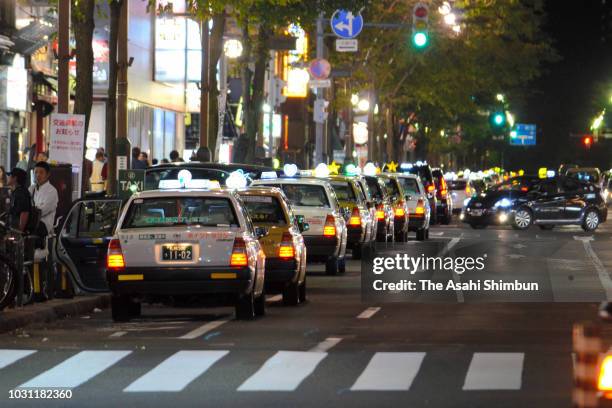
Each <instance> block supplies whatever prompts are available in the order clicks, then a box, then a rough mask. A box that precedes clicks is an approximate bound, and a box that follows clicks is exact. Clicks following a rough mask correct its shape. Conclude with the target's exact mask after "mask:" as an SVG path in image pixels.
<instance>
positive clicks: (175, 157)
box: [170, 150, 180, 163]
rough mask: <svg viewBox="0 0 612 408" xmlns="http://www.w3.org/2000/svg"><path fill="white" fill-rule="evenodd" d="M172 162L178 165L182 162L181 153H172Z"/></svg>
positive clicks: (174, 151)
mask: <svg viewBox="0 0 612 408" xmlns="http://www.w3.org/2000/svg"><path fill="white" fill-rule="evenodd" d="M170 161H171V162H172V163H178V162H179V161H180V156H179V152H177V151H176V150H173V151H171V152H170Z"/></svg>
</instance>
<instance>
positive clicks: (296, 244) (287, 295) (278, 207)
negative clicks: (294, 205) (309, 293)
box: [238, 187, 308, 306]
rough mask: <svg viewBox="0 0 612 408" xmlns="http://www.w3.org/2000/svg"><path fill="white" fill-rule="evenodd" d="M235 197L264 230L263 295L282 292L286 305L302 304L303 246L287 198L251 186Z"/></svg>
mask: <svg viewBox="0 0 612 408" xmlns="http://www.w3.org/2000/svg"><path fill="white" fill-rule="evenodd" d="M238 194H239V195H240V198H241V199H242V201H243V203H244V206H245V207H246V208H247V210H248V212H249V215H250V217H251V220H252V221H253V224H254V225H255V226H256V227H261V228H265V229H266V230H267V234H266V236H265V237H262V238H260V239H259V243H260V244H261V245H262V247H263V251H264V253H265V255H266V281H265V287H266V293H279V292H280V293H282V295H283V303H284V304H285V305H288V306H297V305H298V304H300V303H302V302H305V301H306V245H305V244H304V238H303V237H302V231H301V230H300V227H298V224H297V221H296V219H295V215H294V214H293V211H292V210H291V208H290V207H289V203H288V202H287V198H286V197H285V195H284V194H283V192H282V191H281V190H280V189H278V188H273V187H252V188H249V189H247V190H239V191H238ZM302 228H304V229H307V228H308V224H306V223H304V224H302Z"/></svg>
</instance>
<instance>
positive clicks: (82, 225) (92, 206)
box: [65, 201, 121, 238]
mask: <svg viewBox="0 0 612 408" xmlns="http://www.w3.org/2000/svg"><path fill="white" fill-rule="evenodd" d="M120 208H121V201H84V202H82V203H81V206H80V208H79V209H78V211H74V212H73V214H76V213H78V217H79V222H78V230H77V231H76V237H77V238H104V237H109V236H112V235H113V229H114V228H115V224H116V223H117V219H118V218H119V209H120ZM72 220H73V218H72V215H71V217H70V219H69V224H68V225H67V228H66V230H65V234H66V235H67V236H74V232H75V231H74V229H73V228H74V225H73V224H72Z"/></svg>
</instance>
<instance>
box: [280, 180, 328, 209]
mask: <svg viewBox="0 0 612 408" xmlns="http://www.w3.org/2000/svg"><path fill="white" fill-rule="evenodd" d="M282 188H283V191H284V192H285V195H286V196H287V199H288V200H289V202H290V203H291V204H292V205H295V206H298V207H327V208H329V207H330V203H329V200H328V199H327V194H326V193H325V188H324V187H323V186H317V185H309V184H283V185H282Z"/></svg>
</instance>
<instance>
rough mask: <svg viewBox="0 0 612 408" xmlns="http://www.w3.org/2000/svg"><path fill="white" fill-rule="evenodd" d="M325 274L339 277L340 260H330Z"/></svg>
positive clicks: (326, 265) (326, 264)
mask: <svg viewBox="0 0 612 408" xmlns="http://www.w3.org/2000/svg"><path fill="white" fill-rule="evenodd" d="M325 274H326V275H337V274H338V258H330V259H328V260H327V262H325Z"/></svg>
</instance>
